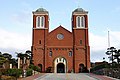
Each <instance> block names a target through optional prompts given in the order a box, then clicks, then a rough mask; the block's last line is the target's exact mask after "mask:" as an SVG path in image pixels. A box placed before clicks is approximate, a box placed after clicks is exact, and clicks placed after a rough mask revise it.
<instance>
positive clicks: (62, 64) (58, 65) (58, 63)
mask: <svg viewBox="0 0 120 80" xmlns="http://www.w3.org/2000/svg"><path fill="white" fill-rule="evenodd" d="M66 72H67V61H66V59H65V58H63V57H58V58H56V59H55V60H54V73H66Z"/></svg>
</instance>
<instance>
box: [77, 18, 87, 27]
mask: <svg viewBox="0 0 120 80" xmlns="http://www.w3.org/2000/svg"><path fill="white" fill-rule="evenodd" d="M76 26H77V28H84V27H85V18H84V16H77V17H76Z"/></svg>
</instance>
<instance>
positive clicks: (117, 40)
mask: <svg viewBox="0 0 120 80" xmlns="http://www.w3.org/2000/svg"><path fill="white" fill-rule="evenodd" d="M101 32H102V31H101ZM119 35H120V32H119V31H110V35H109V36H110V44H111V46H113V47H115V48H117V49H120V37H119ZM89 38H90V49H91V61H93V62H95V61H101V60H102V58H103V57H105V58H106V60H107V61H108V58H107V57H108V56H107V55H106V54H105V52H106V50H107V48H108V34H105V35H102V36H101V35H97V34H94V33H90V37H89Z"/></svg>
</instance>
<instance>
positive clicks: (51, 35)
mask: <svg viewBox="0 0 120 80" xmlns="http://www.w3.org/2000/svg"><path fill="white" fill-rule="evenodd" d="M87 14H88V12H87V11H85V10H83V9H82V8H77V9H75V10H74V11H73V12H72V19H71V22H72V26H71V27H72V32H70V31H68V30H67V29H65V28H64V27H63V26H61V25H60V26H59V27H57V28H56V29H54V30H53V31H51V32H49V13H48V11H47V10H45V9H43V8H39V9H37V10H36V11H34V12H33V36H32V53H33V63H34V65H36V66H39V67H40V69H41V71H42V72H53V73H67V72H75V73H78V72H82V71H83V70H84V69H88V70H89V69H90V46H89V40H88V16H87Z"/></svg>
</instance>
